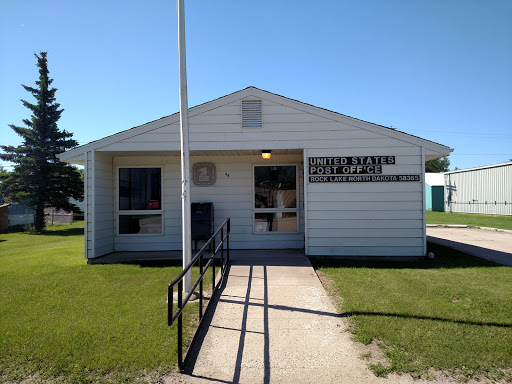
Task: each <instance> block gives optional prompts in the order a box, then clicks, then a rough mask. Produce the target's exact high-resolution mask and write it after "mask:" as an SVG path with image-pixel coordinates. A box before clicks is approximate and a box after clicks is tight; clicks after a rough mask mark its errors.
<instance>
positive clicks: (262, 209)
mask: <svg viewBox="0 0 512 384" xmlns="http://www.w3.org/2000/svg"><path fill="white" fill-rule="evenodd" d="M297 207H298V204H297V167H296V166H295V165H269V166H255V167H254V232H256V233H258V232H297V216H298V208H297Z"/></svg>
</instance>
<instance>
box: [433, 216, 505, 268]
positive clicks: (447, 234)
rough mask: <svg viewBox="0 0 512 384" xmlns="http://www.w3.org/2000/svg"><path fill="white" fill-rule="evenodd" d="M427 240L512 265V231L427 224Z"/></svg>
mask: <svg viewBox="0 0 512 384" xmlns="http://www.w3.org/2000/svg"><path fill="white" fill-rule="evenodd" d="M427 240H428V241H429V242H432V243H435V244H439V245H443V246H446V247H450V248H453V249H457V250H459V251H461V252H465V253H467V254H470V255H473V256H477V257H481V258H483V259H486V260H490V261H494V262H496V263H499V264H503V265H507V266H509V267H512V231H506V230H495V229H492V228H487V229H482V228H473V227H464V226H443V225H440V226H427Z"/></svg>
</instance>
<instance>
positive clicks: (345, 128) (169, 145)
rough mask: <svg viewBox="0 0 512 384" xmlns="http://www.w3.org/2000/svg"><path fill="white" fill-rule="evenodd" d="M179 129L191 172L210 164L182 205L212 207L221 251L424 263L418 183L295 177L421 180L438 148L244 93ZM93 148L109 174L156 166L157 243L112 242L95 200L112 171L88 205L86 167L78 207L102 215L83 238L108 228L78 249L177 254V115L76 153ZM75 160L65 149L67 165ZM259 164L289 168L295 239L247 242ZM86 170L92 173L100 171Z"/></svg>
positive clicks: (196, 113)
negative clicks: (206, 177) (293, 172)
mask: <svg viewBox="0 0 512 384" xmlns="http://www.w3.org/2000/svg"><path fill="white" fill-rule="evenodd" d="M254 99H260V100H261V102H262V111H263V116H262V118H263V123H264V124H263V126H262V127H261V128H259V129H245V128H242V124H241V121H242V108H241V100H254ZM189 129H190V150H191V165H193V164H194V163H195V162H212V163H214V164H215V165H216V170H217V180H216V183H215V185H214V186H211V187H198V186H194V185H193V186H192V188H191V201H192V202H213V203H214V215H215V226H216V227H217V226H218V225H220V224H221V223H222V221H223V220H224V219H225V218H226V217H231V218H232V229H233V233H232V237H231V241H230V244H231V246H232V247H233V248H235V249H262V248H302V247H304V244H305V241H304V240H306V244H307V247H306V253H309V254H311V255H348V256H353V255H362V256H422V255H423V254H424V252H423V247H424V239H425V236H424V235H422V230H423V227H424V216H423V215H424V212H423V204H424V198H423V195H422V194H423V180H422V181H421V182H380V183H372V182H367V183H365V182H360V183H357V182H354V183H309V182H308V180H306V185H304V175H306V176H307V170H306V172H304V164H303V158H304V157H306V159H307V157H312V156H318V157H325V156H377V155H381V156H395V158H396V165H386V166H384V167H383V169H384V171H383V174H419V175H423V166H422V146H424V148H426V149H425V156H426V157H428V156H430V157H435V156H437V155H440V156H444V155H447V154H448V153H449V149H448V148H447V147H444V146H441V145H439V144H435V143H432V142H428V141H426V140H422V139H419V138H415V137H413V136H410V135H406V134H403V133H401V132H397V131H394V130H391V129H387V128H385V127H380V126H376V125H374V124H371V123H367V122H364V121H361V120H357V119H353V118H350V117H347V116H343V115H340V114H336V113H332V112H330V111H327V110H324V109H321V108H316V107H313V106H310V105H307V104H303V103H300V102H296V101H294V100H291V99H285V98H282V97H280V96H277V95H273V94H271V93H267V92H263V91H259V90H256V89H250V88H249V89H247V90H244V91H241V92H239V93H236V94H232V95H228V96H226V97H223V98H221V99H219V100H215V101H213V102H211V103H206V104H203V105H200V106H197V107H194V108H192V109H191V110H190V111H189ZM93 147H94V148H95V154H98V153H102V152H103V153H105V155H106V156H107V155H108V156H112V157H113V158H114V167H119V166H144V165H154V164H162V166H163V174H164V175H163V177H164V185H163V191H162V193H163V199H164V206H165V209H164V235H161V236H155V237H151V239H150V240H148V237H146V238H144V237H140V236H127V237H121V236H115V235H113V234H114V233H116V231H117V228H114V227H115V224H114V223H115V220H113V217H114V212H113V210H112V208H113V205H111V206H109V204H108V201H107V200H108V196H106V195H104V196H101V193H103V192H104V191H103V192H102V189H101V188H103V187H107V188H108V187H110V188H113V186H112V184H116V183H115V182H114V183H113V182H112V181H113V180H115V179H114V175H113V173H114V172H112V170H111V176H110V186H109V181H108V180H104V181H99V179H98V180H96V181H99V183H100V184H99V186H98V188H99V189H98V192H101V193H100V194H96V195H95V196H92V193H93V188H92V184H90V183H89V181H91V180H90V179H91V176H90V175H89V173H90V172H89V171H92V170H91V169H89V168H88V169H87V176H86V177H87V181H88V184H87V189H88V193H89V194H90V195H89V199H88V201H87V206H88V208H90V207H91V206H94V202H93V200H94V199H98V202H101V201H103V206H102V207H98V208H97V210H96V211H95V212H96V214H97V217H94V215H89V214H88V216H87V225H88V235H91V233H90V232H89V231H92V230H93V229H92V225H91V224H92V222H95V225H98V228H100V227H101V228H103V227H106V226H108V225H110V227H111V228H112V231H111V232H110V233H106V234H105V235H103V234H101V235H98V237H97V238H96V239H92V237H91V236H88V237H87V242H88V245H87V247H88V249H93V248H94V245H93V244H92V240H96V241H99V240H100V238H99V236H104V238H103V240H102V241H104V242H105V247H104V248H103V250H108V249H109V248H108V240H107V239H108V237H109V236H113V241H112V244H113V250H114V251H136V250H148V251H149V250H177V249H181V197H180V196H181V187H180V180H181V175H180V158H179V151H180V134H179V115H178V114H175V115H172V116H169V117H166V118H163V119H160V120H156V121H153V122H150V123H148V124H145V125H143V126H140V127H136V128H133V129H131V130H127V131H124V132H121V133H119V134H117V135H114V136H111V137H108V138H105V139H103V140H100V141H99V142H96V143H91V144H88V145H86V146H85V147H84V149H81V150H85V151H87V150H90V149H89V148H93ZM263 149H271V150H272V158H271V159H270V160H263V159H262V158H261V155H260V153H261V150H263ZM303 152H304V155H303ZM76 153H77V151H76V150H72V151H70V153H69V155H68V156H74V155H75V154H76ZM91 153H93V152H89V153H88V154H91ZM250 153H252V154H253V155H250ZM279 153H281V155H278V154H279ZM269 162H270V163H274V164H299V169H298V175H299V180H298V184H299V191H298V193H299V196H298V200H299V207H298V208H299V220H298V221H299V230H298V232H297V233H272V234H270V235H268V236H267V235H262V234H254V233H253V206H252V202H253V200H252V199H253V196H252V194H253V190H252V189H253V186H252V172H253V171H252V169H253V168H252V167H253V166H254V165H267V164H269ZM89 167H90V165H89ZM107 168H108V167H107ZM110 169H112V166H110ZM94 171H95V172H100V173H101V172H102V171H101V170H100V169H95V170H94ZM422 179H423V177H422ZM94 190H95V189H94ZM304 190H306V191H307V193H306V195H304ZM114 193H115V192H114ZM113 196H115V194H114V195H112V194H111V196H110V203H111V204H112V202H113V201H114V197H113ZM105 199H107V200H105ZM304 206H306V207H307V212H305V210H304ZM108 217H110V221H109V219H108ZM306 217H307V219H306ZM98 220H99V221H98ZM306 220H307V221H306ZM102 226H103V227H102ZM96 231H97V229H96ZM305 236H306V239H305ZM102 252H103V251H102ZM95 256H99V254H96V255H95Z"/></svg>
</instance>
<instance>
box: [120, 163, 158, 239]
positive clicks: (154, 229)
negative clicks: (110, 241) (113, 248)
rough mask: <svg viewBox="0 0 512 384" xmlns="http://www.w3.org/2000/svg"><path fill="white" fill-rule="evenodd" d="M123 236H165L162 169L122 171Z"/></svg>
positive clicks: (121, 232)
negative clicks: (163, 226)
mask: <svg viewBox="0 0 512 384" xmlns="http://www.w3.org/2000/svg"><path fill="white" fill-rule="evenodd" d="M118 208H119V209H118V213H119V221H118V223H119V234H120V235H128V234H161V233H162V213H163V210H162V169H161V168H119V206H118Z"/></svg>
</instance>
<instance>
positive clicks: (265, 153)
mask: <svg viewBox="0 0 512 384" xmlns="http://www.w3.org/2000/svg"><path fill="white" fill-rule="evenodd" d="M271 155H272V151H271V150H270V149H264V150H262V151H261V157H263V158H264V159H270V156H271Z"/></svg>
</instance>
